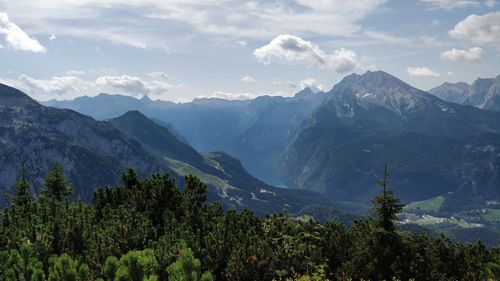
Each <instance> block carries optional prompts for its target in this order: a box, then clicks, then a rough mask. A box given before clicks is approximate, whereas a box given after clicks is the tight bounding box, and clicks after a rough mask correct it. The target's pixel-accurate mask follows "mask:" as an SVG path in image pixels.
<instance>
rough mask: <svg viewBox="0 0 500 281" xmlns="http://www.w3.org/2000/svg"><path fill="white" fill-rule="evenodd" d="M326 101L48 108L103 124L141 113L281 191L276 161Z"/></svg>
mask: <svg viewBox="0 0 500 281" xmlns="http://www.w3.org/2000/svg"><path fill="white" fill-rule="evenodd" d="M325 97H326V95H325V93H322V92H319V93H315V92H313V91H312V90H311V89H309V88H305V89H303V90H302V91H300V92H299V93H297V94H296V95H295V96H294V97H286V98H285V97H279V96H273V97H271V96H262V97H258V98H256V99H253V100H243V101H240V100H234V101H230V100H224V99H212V98H202V99H195V100H194V101H193V102H190V103H183V104H175V103H171V102H162V101H155V102H153V101H151V100H150V99H136V98H132V97H126V96H119V95H107V94H100V95H98V96H96V97H81V98H77V99H75V100H73V101H49V102H45V103H44V104H45V105H48V106H54V107H58V108H70V109H73V110H76V111H78V112H81V113H83V114H86V115H89V116H92V117H94V118H96V119H101V120H104V119H110V118H115V117H118V116H120V115H122V114H124V113H126V112H128V111H130V110H137V111H140V112H142V113H144V114H145V115H146V116H147V117H148V118H151V119H153V120H159V121H160V122H162V123H164V124H171V125H172V126H171V128H170V129H171V131H172V130H173V131H174V132H175V133H176V135H177V137H178V138H179V139H180V138H181V137H180V136H182V137H185V138H186V139H187V142H188V143H189V144H190V145H192V146H193V147H194V148H195V149H196V150H198V151H200V152H203V153H206V152H210V151H225V152H227V153H229V154H230V155H233V156H235V157H236V158H238V159H240V160H241V161H242V162H243V164H244V166H245V168H246V169H248V170H249V171H250V172H251V173H252V174H254V175H257V176H258V177H259V178H261V179H263V180H265V181H266V182H269V183H271V184H276V185H280V184H281V181H280V180H279V179H278V178H277V176H276V175H277V171H276V168H275V166H276V165H275V163H274V161H275V160H276V159H277V157H278V155H279V154H280V153H281V152H282V151H283V150H284V148H285V147H286V145H287V144H288V143H289V141H290V140H291V139H293V137H294V136H295V134H297V133H298V132H299V131H300V128H301V126H302V122H303V121H304V120H305V119H306V118H308V117H309V115H310V114H311V113H312V112H313V111H314V109H315V108H316V107H317V106H319V105H320V104H321V103H322V102H323V100H324V98H325ZM114 99H116V100H114ZM109 104H112V105H113V106H112V108H111V109H108V107H107V106H103V105H109Z"/></svg>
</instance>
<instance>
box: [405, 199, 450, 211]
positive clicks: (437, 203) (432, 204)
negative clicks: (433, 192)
mask: <svg viewBox="0 0 500 281" xmlns="http://www.w3.org/2000/svg"><path fill="white" fill-rule="evenodd" d="M443 202H444V197H443V196H436V197H432V198H429V199H427V200H423V201H417V202H413V203H410V204H408V205H406V207H405V209H406V210H417V211H425V212H435V213H437V212H439V209H440V208H441V205H443Z"/></svg>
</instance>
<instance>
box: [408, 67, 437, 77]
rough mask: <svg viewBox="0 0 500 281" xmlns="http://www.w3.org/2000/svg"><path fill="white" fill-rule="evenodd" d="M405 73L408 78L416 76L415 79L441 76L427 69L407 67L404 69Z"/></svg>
mask: <svg viewBox="0 0 500 281" xmlns="http://www.w3.org/2000/svg"><path fill="white" fill-rule="evenodd" d="M406 72H408V74H409V75H410V76H417V77H439V76H441V75H440V74H439V73H437V72H435V71H434V70H431V69H429V68H427V67H408V68H406Z"/></svg>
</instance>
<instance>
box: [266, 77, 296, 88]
mask: <svg viewBox="0 0 500 281" xmlns="http://www.w3.org/2000/svg"><path fill="white" fill-rule="evenodd" d="M271 84H272V85H277V86H286V87H288V88H290V89H297V88H298V87H299V86H297V84H295V83H294V82H292V81H289V80H280V79H273V80H272V81H271Z"/></svg>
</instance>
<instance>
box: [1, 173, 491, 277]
mask: <svg viewBox="0 0 500 281" xmlns="http://www.w3.org/2000/svg"><path fill="white" fill-rule="evenodd" d="M122 180H123V184H122V185H119V186H115V187H104V188H101V189H99V190H98V191H96V192H95V194H94V197H93V204H92V205H87V204H84V203H82V202H73V203H70V202H69V201H68V199H69V197H70V193H69V188H68V186H69V185H68V184H67V183H66V181H65V179H64V174H63V173H62V171H61V170H60V168H55V169H53V170H52V171H51V172H49V174H48V175H47V177H46V184H45V186H46V191H45V192H44V194H43V195H41V196H40V197H39V198H36V199H35V198H32V197H30V196H29V195H28V194H27V193H26V192H25V191H26V190H27V189H28V188H29V183H28V182H27V180H26V176H25V175H24V174H23V175H22V176H21V177H20V179H19V181H18V183H16V188H15V192H14V194H13V195H12V196H11V197H9V199H10V200H11V202H12V204H11V206H10V207H9V208H6V209H4V210H3V211H2V213H1V215H0V218H1V221H0V280H16V281H17V280H30V281H47V280H50V281H58V280H65V281H66V280H68V281H71V280H74V281H87V280H102V281H117V280H127V281H128V280H130V281H135V280H139V281H144V280H147V281H153V280H158V281H167V280H186V281H187V280H200V281H201V280H203V281H209V280H360V279H364V280H384V279H385V280H392V279H393V278H396V279H399V280H409V279H414V280H487V279H488V278H490V279H491V280H495V279H498V278H499V276H500V252H499V250H498V249H492V250H488V249H486V248H485V247H484V246H483V245H482V244H480V243H478V244H467V245H464V244H456V243H452V242H450V240H448V239H447V238H445V237H438V238H436V239H433V240H429V239H428V238H427V237H426V236H422V235H417V234H413V233H410V232H399V231H397V230H396V228H395V226H394V223H395V214H397V212H398V211H399V210H400V205H399V202H398V201H397V199H396V198H395V197H394V196H393V194H392V193H391V192H390V190H388V189H386V190H385V192H384V193H382V195H380V196H377V198H376V199H375V200H374V204H375V206H374V213H375V216H374V218H373V219H371V218H368V219H363V220H358V221H356V222H355V223H354V224H353V225H352V227H351V228H350V229H348V228H346V227H345V226H344V225H343V224H341V223H338V222H326V223H324V224H321V223H319V222H317V221H315V220H312V219H309V220H307V221H306V220H304V219H303V218H301V219H296V218H289V217H286V216H284V215H282V214H272V215H271V214H270V215H268V216H267V217H265V218H259V217H257V216H256V215H255V214H254V213H252V212H251V211H249V210H243V211H241V212H237V211H235V210H229V211H227V212H224V211H223V209H222V206H221V205H220V204H218V203H215V204H207V203H206V196H207V186H206V185H205V184H203V183H201V182H200V181H199V180H198V179H197V178H195V177H192V176H188V177H186V178H185V182H184V188H183V189H182V190H180V189H178V188H177V186H176V183H175V181H174V180H173V179H172V178H171V177H170V176H169V175H166V174H165V175H153V176H152V177H151V178H149V179H146V180H141V179H140V178H139V177H138V176H137V174H136V173H135V171H133V170H128V171H126V172H125V173H124V174H123V177H122ZM384 182H385V183H387V181H384ZM383 186H386V187H387V185H386V184H385V185H384V184H383ZM203 272H205V273H203ZM202 273H203V274H202Z"/></svg>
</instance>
